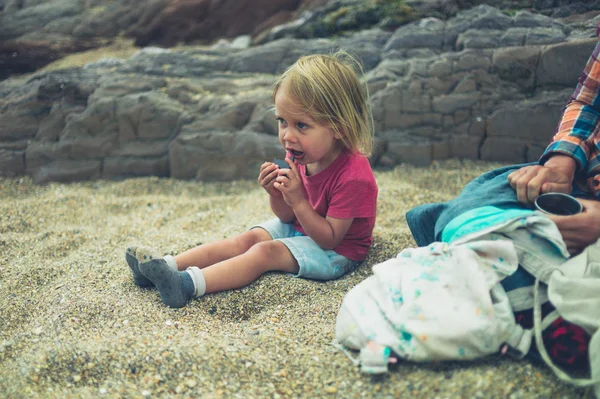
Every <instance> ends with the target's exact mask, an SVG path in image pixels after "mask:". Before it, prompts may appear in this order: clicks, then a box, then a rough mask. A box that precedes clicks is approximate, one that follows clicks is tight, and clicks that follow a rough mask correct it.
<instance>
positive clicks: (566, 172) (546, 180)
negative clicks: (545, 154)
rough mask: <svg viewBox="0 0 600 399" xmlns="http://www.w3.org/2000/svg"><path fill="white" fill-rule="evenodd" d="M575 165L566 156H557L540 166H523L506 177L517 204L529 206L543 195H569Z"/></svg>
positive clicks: (572, 160) (573, 161)
mask: <svg viewBox="0 0 600 399" xmlns="http://www.w3.org/2000/svg"><path fill="white" fill-rule="evenodd" d="M576 167H577V164H576V162H575V160H574V159H573V158H571V157H570V156H568V155H562V154H557V155H554V156H552V157H551V158H550V159H549V160H548V161H546V163H545V164H544V165H543V166H542V165H532V166H525V167H523V168H521V169H518V170H516V171H514V172H512V173H511V174H509V175H508V182H509V184H510V186H511V187H512V188H513V189H515V191H516V192H517V199H518V200H519V202H521V203H523V204H526V205H530V204H532V203H533V202H534V201H535V199H536V198H537V196H538V195H540V194H543V193H550V192H556V193H564V194H569V193H570V192H571V190H572V188H573V178H574V176H575V169H576Z"/></svg>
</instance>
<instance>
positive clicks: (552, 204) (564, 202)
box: [535, 193, 583, 216]
mask: <svg viewBox="0 0 600 399" xmlns="http://www.w3.org/2000/svg"><path fill="white" fill-rule="evenodd" d="M535 207H536V209H537V210H538V211H541V212H544V213H547V214H549V215H558V216H568V215H575V214H577V213H580V212H583V205H582V204H581V202H579V201H578V200H577V199H576V198H575V197H572V196H570V195H568V194H563V193H546V194H542V195H540V196H539V197H537V198H536V199H535Z"/></svg>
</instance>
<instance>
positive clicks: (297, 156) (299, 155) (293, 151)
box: [288, 150, 304, 159]
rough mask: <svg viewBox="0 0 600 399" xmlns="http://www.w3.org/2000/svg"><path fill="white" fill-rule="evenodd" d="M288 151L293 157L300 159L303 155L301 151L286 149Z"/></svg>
mask: <svg viewBox="0 0 600 399" xmlns="http://www.w3.org/2000/svg"><path fill="white" fill-rule="evenodd" d="M288 152H289V153H290V155H291V156H292V157H293V158H294V159H302V157H303V156H304V153H303V152H302V151H296V150H288Z"/></svg>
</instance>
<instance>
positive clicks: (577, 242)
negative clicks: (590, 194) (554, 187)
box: [548, 198, 600, 255]
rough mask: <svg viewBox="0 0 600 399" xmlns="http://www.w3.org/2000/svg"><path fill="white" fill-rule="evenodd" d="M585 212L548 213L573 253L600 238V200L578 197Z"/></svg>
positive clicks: (578, 251)
mask: <svg viewBox="0 0 600 399" xmlns="http://www.w3.org/2000/svg"><path fill="white" fill-rule="evenodd" d="M578 199H579V201H581V203H582V204H583V208H584V209H583V212H581V213H578V214H576V215H570V216H556V215H548V217H549V218H550V219H551V220H552V221H553V222H554V223H556V226H557V227H558V230H559V231H560V234H561V235H562V237H563V241H564V242H565V244H567V249H568V251H569V253H570V254H571V255H576V254H578V253H580V252H581V251H583V250H584V249H585V247H587V246H588V245H590V244H593V243H594V242H596V240H598V238H600V201H596V200H584V199H580V198H578Z"/></svg>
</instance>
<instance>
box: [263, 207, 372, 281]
mask: <svg viewBox="0 0 600 399" xmlns="http://www.w3.org/2000/svg"><path fill="white" fill-rule="evenodd" d="M255 227H261V228H263V229H264V230H266V231H267V232H268V233H269V234H270V235H271V237H272V238H273V240H276V241H281V242H282V243H283V245H285V246H286V247H287V248H288V249H289V250H290V252H291V253H292V256H293V257H294V258H295V259H296V261H297V262H298V266H299V270H298V274H296V275H294V276H295V277H304V278H309V279H313V280H333V279H336V278H339V277H342V276H343V275H344V274H346V273H348V272H351V271H352V270H354V269H356V267H357V266H358V265H359V264H360V263H361V262H358V261H355V260H351V259H348V258H346V257H345V256H342V255H340V254H338V253H337V252H335V251H332V250H329V249H323V248H321V247H320V246H319V245H318V244H317V243H316V242H314V241H313V239H312V238H310V237H309V236H307V235H305V234H302V233H301V232H299V231H298V230H296V229H294V226H293V225H292V224H291V223H283V222H281V220H279V218H274V219H271V220H269V221H267V222H265V223H262V224H259V225H256V226H253V227H252V228H255Z"/></svg>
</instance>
